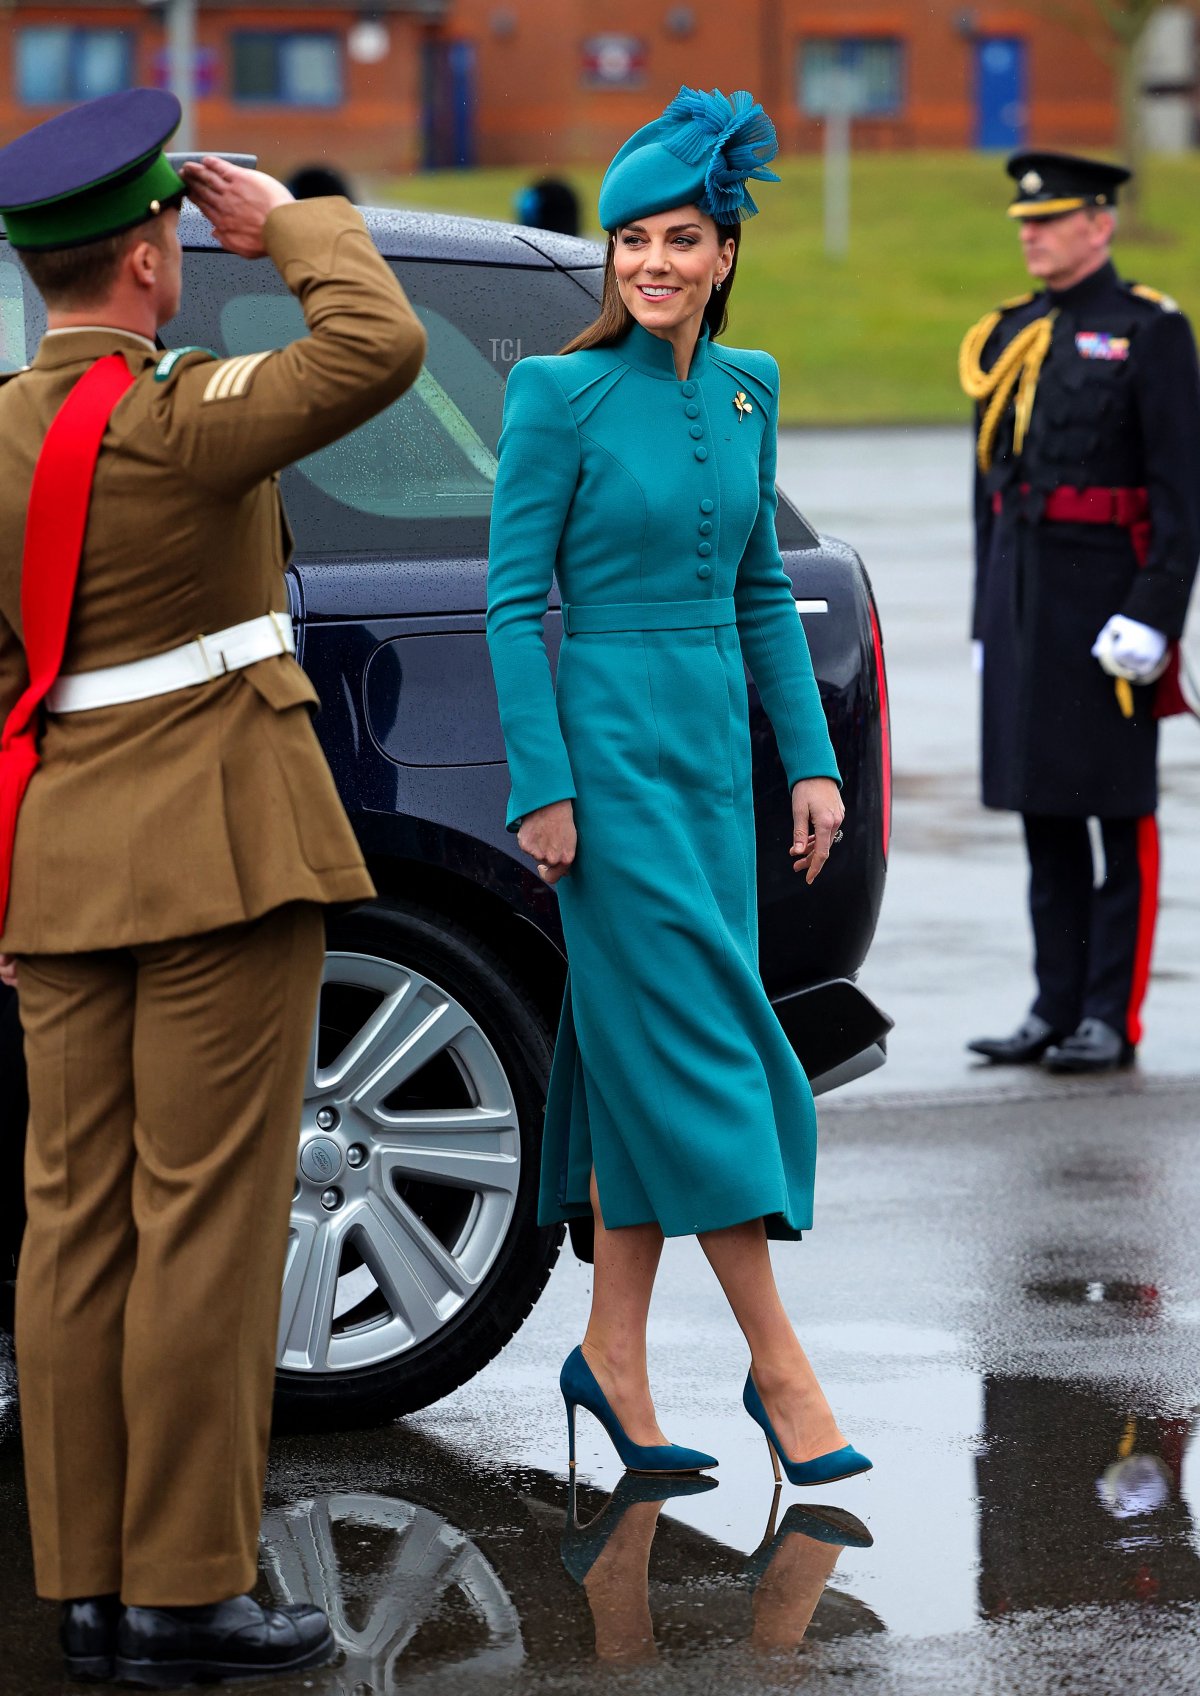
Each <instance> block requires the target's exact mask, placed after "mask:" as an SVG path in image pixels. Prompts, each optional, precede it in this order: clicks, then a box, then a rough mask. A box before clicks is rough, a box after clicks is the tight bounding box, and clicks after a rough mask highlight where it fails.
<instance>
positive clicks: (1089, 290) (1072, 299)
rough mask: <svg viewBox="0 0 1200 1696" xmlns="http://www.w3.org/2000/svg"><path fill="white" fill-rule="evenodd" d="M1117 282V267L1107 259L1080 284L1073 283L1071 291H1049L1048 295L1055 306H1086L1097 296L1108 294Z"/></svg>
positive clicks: (1081, 280)
mask: <svg viewBox="0 0 1200 1696" xmlns="http://www.w3.org/2000/svg"><path fill="white" fill-rule="evenodd" d="M1116 280H1117V271H1116V267H1115V265H1114V264H1113V262H1112V260H1111V259H1106V260H1105V262H1104V264H1103V265H1100V266H1097V268H1096V270H1094V271H1089V272H1088V274H1087V276H1086V277H1081V278H1080V280H1079V282H1077V283H1072V284H1071V286H1070V288H1069V289H1047V290H1046V295H1047V298H1048V299H1049V300H1050V302H1051V304H1052V305H1053V306H1058V307H1067V308H1068V309H1070V308H1072V307H1077V306H1086V305H1087V303H1088V301H1089V300H1091V299H1093V298H1094V297H1096V296H1099V295H1102V294H1105V293H1107V291H1108V290H1109V289H1111V288H1112V286H1113V284H1114V283H1115V282H1116Z"/></svg>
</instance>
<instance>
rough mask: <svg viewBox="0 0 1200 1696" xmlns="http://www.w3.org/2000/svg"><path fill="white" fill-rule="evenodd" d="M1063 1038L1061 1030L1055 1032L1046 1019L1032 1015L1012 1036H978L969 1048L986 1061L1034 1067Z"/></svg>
mask: <svg viewBox="0 0 1200 1696" xmlns="http://www.w3.org/2000/svg"><path fill="white" fill-rule="evenodd" d="M1062 1039H1063V1033H1062V1031H1056V1030H1055V1028H1054V1026H1053V1025H1048V1024H1047V1023H1046V1021H1045V1019H1041V1018H1039V1017H1038V1015H1037V1014H1036V1013H1030V1014H1029V1015H1028V1017H1027V1018H1026V1020H1025V1022H1024V1024H1023V1025H1021V1026H1019V1027H1018V1029H1017V1030H1015V1031H1014V1032H1013V1034H1012V1035H1011V1036H977V1037H976V1038H975V1040H974V1042H969V1043H968V1044H967V1047H968V1048H969V1049H970V1051H971V1053H972V1054H982V1055H983V1056H984V1058H985V1059H986V1060H995V1061H996V1062H997V1063H998V1064H1000V1065H1004V1066H1031V1065H1032V1064H1033V1063H1034V1061H1035V1060H1040V1059H1041V1058H1042V1055H1043V1054H1044V1053H1045V1052H1046V1050H1047V1049H1048V1048H1049V1047H1050V1046H1051V1045H1052V1044H1053V1043H1056V1042H1061V1041H1062Z"/></svg>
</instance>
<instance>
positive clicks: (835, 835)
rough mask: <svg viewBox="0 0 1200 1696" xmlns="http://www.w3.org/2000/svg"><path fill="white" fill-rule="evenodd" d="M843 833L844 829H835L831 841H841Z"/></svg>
mask: <svg viewBox="0 0 1200 1696" xmlns="http://www.w3.org/2000/svg"><path fill="white" fill-rule="evenodd" d="M843 834H844V833H843V832H842V831H840V830H835V831H834V833H833V835H832V837H831V838H830V841H831V842H840V841H841V840H842V836H843Z"/></svg>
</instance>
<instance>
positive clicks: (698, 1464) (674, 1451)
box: [558, 1348, 717, 1472]
mask: <svg viewBox="0 0 1200 1696" xmlns="http://www.w3.org/2000/svg"><path fill="white" fill-rule="evenodd" d="M558 1387H559V1389H560V1390H561V1391H562V1394H563V1400H564V1401H565V1402H566V1404H567V1433H568V1441H569V1444H570V1462H571V1466H572V1467H573V1466H574V1465H575V1410H576V1408H580V1407H583V1408H586V1409H587V1411H588V1412H589V1413H590V1414H591V1415H592V1416H593V1417H594V1418H595V1419H598V1420H599V1421H600V1423H601V1425H603V1427H604V1429H605V1430H606V1431H607V1432H608V1434H609V1436H610V1437H611V1438H612V1444H613V1448H614V1449H616V1451H617V1455H618V1457H619V1458H620V1460H621V1461H622V1462H623V1464H624V1465H625V1466H626V1467H627V1468H628V1470H629V1471H630V1472H703V1471H706V1470H707V1468H709V1467H710V1466H716V1464H717V1462H716V1460H715V1459H714V1458H713V1456H712V1455H706V1454H705V1453H704V1452H703V1451H702V1450H700V1449H685V1448H682V1447H681V1446H680V1445H679V1444H678V1443H632V1442H630V1440H629V1438H628V1437H627V1436H626V1435H625V1430H624V1427H623V1426H622V1424H621V1421H620V1420H619V1419H618V1418H617V1416H616V1414H615V1413H614V1412H613V1410H612V1408H611V1407H610V1406H609V1403H608V1397H607V1396H606V1395H605V1394H604V1391H603V1390H602V1389H601V1388H600V1385H599V1384H598V1383H597V1382H596V1375H595V1373H594V1372H593V1371H592V1369H591V1367H590V1366H589V1365H588V1363H587V1361H586V1359H585V1358H584V1353H583V1350H582V1349H580V1348H575V1349H572V1350H571V1352H570V1354H569V1355H568V1356H567V1358H566V1360H564V1361H563V1366H562V1371H561V1372H560V1373H559V1375H558Z"/></svg>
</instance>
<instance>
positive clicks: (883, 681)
mask: <svg viewBox="0 0 1200 1696" xmlns="http://www.w3.org/2000/svg"><path fill="white" fill-rule="evenodd" d="M869 605H870V611H871V643H872V646H873V647H874V650H875V681H876V684H877V685H878V688H879V770H880V775H881V779H882V803H883V804H882V806H881V808H880V812H881V815H882V819H883V857H884V859H885V860H886V859H887V853H888V845H889V843H890V842H891V839H892V725H891V718H890V715H889V712H888V687H887V671H886V669H885V668H884V663H883V632H882V631H881V630H880V628H879V614H878V613H877V612H876V610H875V602H874V600H871V601H870V602H869Z"/></svg>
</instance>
